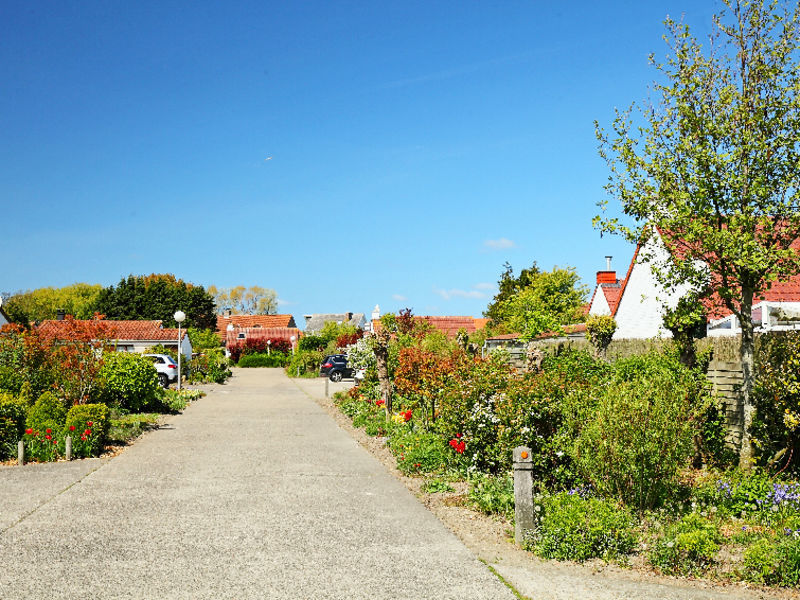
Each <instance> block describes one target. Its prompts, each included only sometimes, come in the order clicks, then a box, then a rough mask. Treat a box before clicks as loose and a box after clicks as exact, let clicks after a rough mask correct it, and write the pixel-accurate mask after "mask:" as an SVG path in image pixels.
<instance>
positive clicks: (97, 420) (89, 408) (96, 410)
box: [64, 404, 110, 457]
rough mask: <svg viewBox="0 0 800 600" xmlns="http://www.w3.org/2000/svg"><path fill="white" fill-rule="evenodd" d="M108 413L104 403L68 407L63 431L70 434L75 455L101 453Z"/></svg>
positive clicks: (83, 455) (105, 434) (107, 427)
mask: <svg viewBox="0 0 800 600" xmlns="http://www.w3.org/2000/svg"><path fill="white" fill-rule="evenodd" d="M108 415H109V412H108V407H107V406H106V405H105V404H77V405H75V406H73V407H72V408H70V409H69V412H68V413H67V416H66V423H65V425H64V432H65V433H67V434H68V435H70V436H72V448H73V453H74V454H75V456H76V457H86V456H98V455H99V454H101V453H102V451H103V446H104V445H105V442H106V438H107V436H108V429H109V425H110V422H109V418H108ZM73 428H74V429H73Z"/></svg>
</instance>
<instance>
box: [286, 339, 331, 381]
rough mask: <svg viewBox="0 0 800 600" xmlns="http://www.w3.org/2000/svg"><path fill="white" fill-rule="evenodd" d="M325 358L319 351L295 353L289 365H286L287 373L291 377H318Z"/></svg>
mask: <svg viewBox="0 0 800 600" xmlns="http://www.w3.org/2000/svg"><path fill="white" fill-rule="evenodd" d="M302 339H305V338H302ZM323 358H325V355H324V354H323V353H322V352H320V351H317V350H309V351H305V352H295V353H294V354H293V355H292V358H291V360H290V361H289V364H288V365H286V373H287V374H288V375H289V377H297V376H300V377H303V376H307V377H316V376H317V375H319V367H320V365H321V364H322V359H323Z"/></svg>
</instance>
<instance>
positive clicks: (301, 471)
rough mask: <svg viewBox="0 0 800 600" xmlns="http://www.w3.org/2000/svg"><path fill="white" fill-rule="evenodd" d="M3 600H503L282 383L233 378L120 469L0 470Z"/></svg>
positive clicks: (373, 465) (420, 510)
mask: <svg viewBox="0 0 800 600" xmlns="http://www.w3.org/2000/svg"><path fill="white" fill-rule="evenodd" d="M0 598H2V599H3V600H6V599H17V598H36V599H40V598H59V599H62V598H65V599H66V598H81V599H82V600H83V599H86V598H143V599H148V600H153V599H161V598H165V599H166V598H192V599H195V598H215V599H217V598H236V599H245V598H259V599H262V598H281V599H283V598H287V599H289V598H298V599H299V598H303V599H306V598H307V599H311V598H342V599H350V598H353V599H361V598H365V599H366V598H369V599H371V600H377V599H382V598H387V599H388V598H391V599H399V598H409V599H412V598H413V599H415V600H420V599H427V598H430V599H439V598H442V599H446V598H453V599H458V600H469V599H473V598H474V599H483V598H486V599H504V598H509V599H510V598H513V595H512V594H511V592H510V591H509V590H508V589H507V588H506V587H505V586H504V585H503V584H502V583H501V582H500V581H499V580H498V579H497V578H496V577H495V576H494V575H492V574H491V573H490V572H489V571H488V569H487V568H486V567H485V566H484V565H483V564H481V563H480V562H479V561H478V560H477V559H476V558H475V557H474V556H473V555H472V554H471V553H470V551H469V550H467V548H466V547H465V546H464V545H463V544H462V543H461V542H460V541H459V540H458V539H457V538H456V537H455V536H454V535H453V534H452V533H450V531H448V530H447V529H446V528H445V527H444V526H443V525H442V524H441V523H440V522H439V521H438V520H437V519H436V518H435V517H434V516H433V515H432V514H431V513H429V512H428V511H427V510H426V509H425V508H424V507H423V506H422V505H421V504H420V503H419V502H417V500H416V499H415V498H414V497H413V496H412V495H411V494H410V493H409V492H408V491H407V490H406V488H405V487H404V486H403V485H402V484H401V483H400V482H398V481H396V480H395V479H394V478H393V477H392V476H391V475H390V474H389V473H388V472H387V471H386V470H385V469H384V468H383V466H382V465H381V464H380V463H379V462H378V461H377V460H375V459H374V458H373V457H371V456H370V455H369V454H368V453H367V452H366V451H365V450H363V449H362V448H361V447H360V446H358V444H356V442H355V441H353V440H352V439H351V438H350V437H349V436H348V435H347V434H346V433H345V432H343V431H342V430H341V429H339V428H338V427H337V426H336V424H335V423H334V422H333V421H332V420H331V419H330V417H328V416H327V415H326V414H325V413H324V411H323V410H322V409H321V408H320V407H319V406H318V405H317V404H316V403H315V402H314V401H312V400H311V399H310V398H309V397H308V396H307V395H306V394H304V393H303V392H302V391H301V390H300V389H298V387H297V386H295V385H293V384H292V383H291V382H290V381H289V380H288V379H287V378H286V377H285V375H284V374H283V373H282V372H281V371H279V370H272V369H250V370H239V371H238V372H237V375H236V377H234V378H233V379H231V380H230V381H229V383H228V384H226V385H225V386H218V387H216V388H214V389H213V390H212V391H211V392H210V393H209V395H208V396H207V397H205V398H203V399H201V400H199V401H197V402H196V403H194V404H193V405H192V406H191V407H190V408H188V409H187V410H186V411H185V412H184V414H182V415H178V416H176V417H173V418H171V420H170V421H169V423H168V424H167V425H166V426H165V427H163V428H161V429H159V430H157V431H153V432H151V433H148V434H146V435H145V436H144V437H143V438H141V439H140V440H139V441H137V442H136V444H135V445H133V446H132V447H130V448H128V449H127V450H125V452H123V453H122V454H121V455H119V456H117V457H116V458H113V459H108V460H97V459H95V460H89V461H76V462H73V463H56V464H48V465H28V466H25V467H22V468H19V467H7V468H1V469H0Z"/></svg>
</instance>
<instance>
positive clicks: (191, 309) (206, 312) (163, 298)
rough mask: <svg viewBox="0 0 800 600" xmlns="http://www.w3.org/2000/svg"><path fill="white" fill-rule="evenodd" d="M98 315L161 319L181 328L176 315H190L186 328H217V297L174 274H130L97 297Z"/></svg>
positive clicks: (187, 317) (165, 324) (168, 324)
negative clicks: (179, 312) (177, 277)
mask: <svg viewBox="0 0 800 600" xmlns="http://www.w3.org/2000/svg"><path fill="white" fill-rule="evenodd" d="M96 308H97V312H99V313H101V314H104V315H105V316H106V318H108V319H133V320H140V319H141V320H144V319H158V320H161V321H163V325H164V327H177V326H178V324H177V323H176V322H175V319H174V317H173V315H174V314H175V312H176V311H178V310H182V311H183V312H184V313H185V314H186V321H185V322H184V323H183V325H184V326H185V327H194V328H198V329H214V328H216V326H217V316H216V305H215V304H214V298H213V297H212V296H211V295H210V294H208V293H207V292H206V290H205V289H204V288H203V286H197V285H193V284H190V283H186V282H184V281H183V280H182V279H176V278H175V276H174V275H170V274H164V275H156V274H153V275H148V276H141V275H140V276H134V275H129V276H128V277H127V278H123V279H121V280H120V282H119V283H118V284H117V285H116V286H113V285H112V286H109V287H107V288H104V289H103V290H102V291H101V292H100V294H99V295H98V298H97V306H96Z"/></svg>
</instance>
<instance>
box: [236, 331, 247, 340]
mask: <svg viewBox="0 0 800 600" xmlns="http://www.w3.org/2000/svg"><path fill="white" fill-rule="evenodd" d="M246 337H247V334H245V333H240V334H239V335H237V336H236V338H237V339H240V340H243V339H244V338H246Z"/></svg>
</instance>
